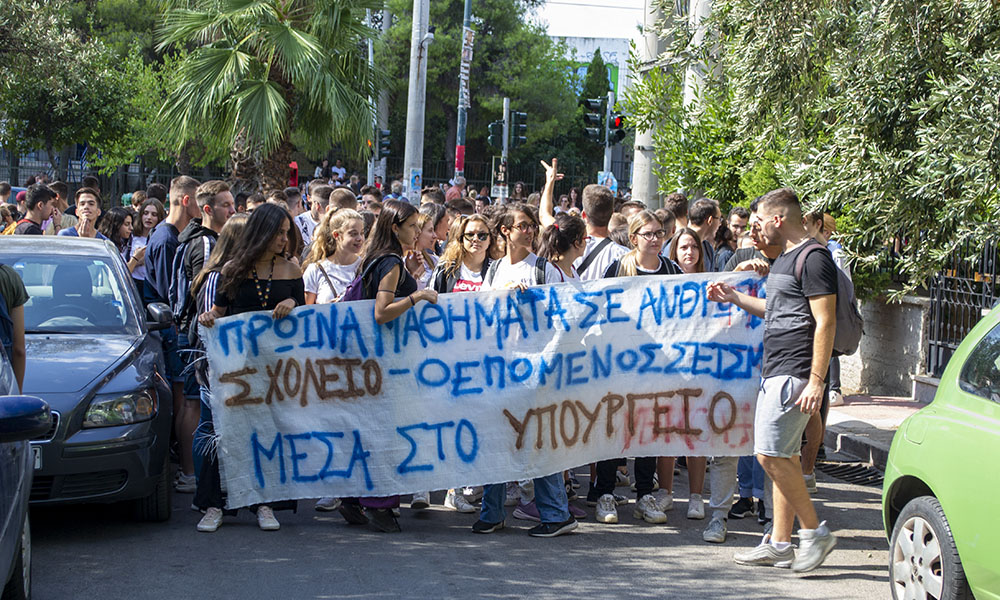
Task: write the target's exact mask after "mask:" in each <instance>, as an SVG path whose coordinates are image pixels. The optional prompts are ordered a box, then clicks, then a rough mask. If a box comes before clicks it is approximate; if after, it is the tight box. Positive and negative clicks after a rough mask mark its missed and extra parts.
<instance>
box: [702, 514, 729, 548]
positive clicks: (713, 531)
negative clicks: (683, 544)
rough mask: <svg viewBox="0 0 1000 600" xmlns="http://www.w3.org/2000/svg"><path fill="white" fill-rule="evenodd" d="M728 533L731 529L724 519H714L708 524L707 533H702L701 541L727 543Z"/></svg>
mask: <svg viewBox="0 0 1000 600" xmlns="http://www.w3.org/2000/svg"><path fill="white" fill-rule="evenodd" d="M728 531H729V527H728V526H727V525H726V520H725V519H724V518H722V517H712V520H711V521H709V522H708V527H706V528H705V531H703V532H701V539H703V540H705V541H706V542H711V543H713V544H721V543H723V542H725V541H726V533H727V532H728Z"/></svg>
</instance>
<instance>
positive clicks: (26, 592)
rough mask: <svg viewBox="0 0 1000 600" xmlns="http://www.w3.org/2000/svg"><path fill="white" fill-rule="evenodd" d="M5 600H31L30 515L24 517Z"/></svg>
mask: <svg viewBox="0 0 1000 600" xmlns="http://www.w3.org/2000/svg"><path fill="white" fill-rule="evenodd" d="M3 600H31V522H30V521H29V520H28V515H24V528H23V529H22V530H21V542H20V543H19V544H18V548H17V561H16V562H15V564H14V573H13V574H12V575H11V576H10V581H8V582H7V585H6V586H5V587H4V588H3Z"/></svg>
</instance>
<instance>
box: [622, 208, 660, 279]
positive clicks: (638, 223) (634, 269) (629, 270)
mask: <svg viewBox="0 0 1000 600" xmlns="http://www.w3.org/2000/svg"><path fill="white" fill-rule="evenodd" d="M653 221H655V222H656V223H659V224H660V227H663V221H660V218H659V217H657V216H656V213H654V212H652V211H649V210H640V211H639V212H637V213H635V214H634V215H632V216H631V217H630V218H629V220H628V237H629V239H631V238H632V236H633V235H637V234H638V233H639V230H640V229H642V228H643V227H645V226H646V224H647V223H650V222H653ZM638 265H639V244H633V248H632V249H631V250H629V252H628V254H626V255H624V256H622V257H621V258H620V259H619V262H618V275H620V276H622V277H634V276H636V275H638V274H639V267H638Z"/></svg>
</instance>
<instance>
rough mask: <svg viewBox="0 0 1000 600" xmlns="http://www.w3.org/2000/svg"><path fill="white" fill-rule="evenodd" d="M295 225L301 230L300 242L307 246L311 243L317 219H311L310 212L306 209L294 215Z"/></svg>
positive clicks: (317, 222)
mask: <svg viewBox="0 0 1000 600" xmlns="http://www.w3.org/2000/svg"><path fill="white" fill-rule="evenodd" d="M295 226H296V227H298V228H299V231H301V232H302V243H303V244H305V245H306V246H308V245H309V244H311V243H312V239H313V232H314V231H316V227H318V226H319V221H313V218H312V212H310V211H306V212H304V213H302V214H301V215H299V216H297V217H295Z"/></svg>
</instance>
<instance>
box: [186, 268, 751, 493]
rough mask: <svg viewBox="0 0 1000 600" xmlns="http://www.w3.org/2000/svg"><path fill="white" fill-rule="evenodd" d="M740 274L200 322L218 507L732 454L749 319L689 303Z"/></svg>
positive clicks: (739, 446) (743, 286) (740, 431)
mask: <svg viewBox="0 0 1000 600" xmlns="http://www.w3.org/2000/svg"><path fill="white" fill-rule="evenodd" d="M718 279H721V280H725V281H727V282H729V283H731V284H733V285H734V286H736V287H737V288H738V289H740V290H742V291H745V292H747V293H749V294H752V295H757V296H762V295H763V287H762V280H761V279H760V278H759V277H757V276H756V275H748V274H745V273H728V274H702V275H688V276H662V277H632V278H617V279H604V280H598V281H590V282H571V283H564V284H557V285H548V286H541V287H537V288H530V289H528V290H527V291H524V292H521V291H516V290H510V291H494V292H481V293H463V294H442V295H441V296H439V302H438V303H437V304H429V303H426V302H423V303H420V304H417V305H416V307H414V308H412V309H410V310H408V311H407V312H406V313H405V314H404V315H402V316H401V317H399V318H398V319H396V320H394V321H392V322H390V323H387V324H384V325H381V326H379V325H377V324H376V323H375V319H374V315H373V306H374V304H373V302H372V301H363V302H350V303H341V304H325V305H311V306H304V307H299V308H296V309H295V310H294V311H292V313H291V314H290V315H289V316H288V317H286V318H284V319H280V320H278V321H274V320H272V319H271V317H270V314H269V313H266V312H257V313H247V314H242V315H237V316H233V317H227V318H223V319H219V320H218V321H216V324H215V326H214V327H212V328H204V327H202V330H201V332H202V338H203V339H204V340H205V344H206V348H207V353H208V358H209V364H210V370H211V375H210V377H211V385H212V400H211V402H212V412H213V416H214V420H215V428H216V432H217V433H218V435H219V438H220V439H219V443H218V451H219V456H220V463H221V467H222V468H221V471H222V473H223V477H224V480H225V482H226V487H227V489H228V505H229V506H231V507H238V506H245V505H248V504H252V503H261V502H271V501H276V500H281V499H295V498H318V497H322V496H338V497H347V496H385V495H391V494H397V493H411V492H415V491H423V490H439V489H446V488H450V487H459V486H463V485H480V484H486V483H497V482H504V481H511V480H517V479H525V478H530V477H536V476H544V475H548V474H551V473H554V472H557V471H560V470H563V469H566V468H571V467H575V466H578V465H582V464H587V463H589V462H593V461H596V460H602V459H607V458H614V457H621V456H685V455H687V456H720V455H746V454H750V453H751V452H752V447H753V431H752V426H753V412H754V402H755V399H756V392H757V388H758V382H759V376H760V360H761V356H762V351H763V348H762V342H761V341H762V335H763V334H762V331H763V323H762V321H761V320H760V319H759V318H757V317H753V316H751V315H749V314H748V313H746V312H744V311H742V310H740V309H737V308H735V307H733V306H731V305H728V304H716V303H714V302H711V301H709V300H708V299H707V298H706V294H705V290H706V286H707V284H708V283H709V282H710V281H712V280H718Z"/></svg>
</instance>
